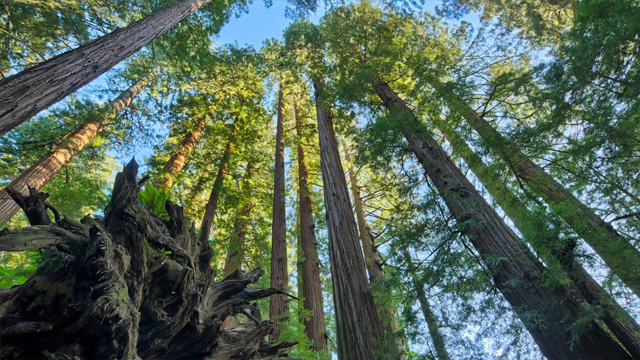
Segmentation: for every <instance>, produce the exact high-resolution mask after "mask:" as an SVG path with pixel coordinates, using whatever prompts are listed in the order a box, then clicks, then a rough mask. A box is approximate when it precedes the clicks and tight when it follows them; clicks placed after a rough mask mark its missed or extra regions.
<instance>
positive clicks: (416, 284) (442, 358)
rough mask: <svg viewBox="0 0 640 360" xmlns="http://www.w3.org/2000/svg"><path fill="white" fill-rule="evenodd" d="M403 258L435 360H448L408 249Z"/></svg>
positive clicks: (440, 334) (445, 348)
mask: <svg viewBox="0 0 640 360" xmlns="http://www.w3.org/2000/svg"><path fill="white" fill-rule="evenodd" d="M403 254H404V260H405V262H406V263H407V267H408V268H409V269H408V270H407V271H409V274H411V281H413V288H414V289H415V290H416V293H417V295H418V301H419V302H420V309H421V310H422V315H423V316H424V320H425V321H426V322H427V327H428V328H429V335H430V336H431V342H432V343H433V347H434V348H435V349H436V355H437V356H438V358H437V360H449V359H451V357H450V356H449V351H447V346H446V344H445V342H444V336H442V333H441V332H440V326H438V320H437V319H436V316H435V315H434V314H433V311H431V306H430V305H429V300H428V299H427V294H426V292H425V291H424V285H423V284H422V283H421V282H420V280H419V279H418V276H417V275H416V267H415V266H414V265H413V260H411V254H410V253H409V250H407V249H404V250H403Z"/></svg>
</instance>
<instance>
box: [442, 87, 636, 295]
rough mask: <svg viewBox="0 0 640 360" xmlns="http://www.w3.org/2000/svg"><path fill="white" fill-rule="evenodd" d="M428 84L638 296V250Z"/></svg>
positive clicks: (465, 107) (467, 108)
mask: <svg viewBox="0 0 640 360" xmlns="http://www.w3.org/2000/svg"><path fill="white" fill-rule="evenodd" d="M430 83H431V85H432V86H433V87H434V88H435V89H436V90H437V91H438V92H440V93H441V95H442V97H443V98H444V99H445V101H447V104H448V105H449V106H450V107H451V108H452V109H455V110H456V111H457V112H458V113H460V115H462V116H463V117H464V119H465V120H466V121H467V122H468V123H469V125H471V127H472V128H473V129H474V130H475V131H476V132H477V133H478V135H480V137H481V138H482V139H483V140H484V141H485V143H486V145H487V146H488V147H489V148H490V149H492V150H493V151H495V152H496V153H497V154H499V155H500V156H501V157H502V159H503V160H504V161H505V162H507V164H509V167H510V169H511V170H512V171H513V172H514V173H515V174H516V176H517V177H518V178H519V179H521V180H522V181H524V182H525V183H526V184H527V185H529V186H530V187H531V189H533V190H534V191H535V192H536V193H537V194H538V195H539V196H541V197H542V198H543V199H545V201H546V202H547V203H548V204H549V205H550V206H551V209H553V211H554V212H555V213H557V214H558V216H560V217H561V218H562V219H564V221H566V223H567V224H569V226H571V227H572V228H573V229H574V230H575V231H576V233H578V235H580V237H581V238H583V239H584V240H585V241H586V242H587V243H588V244H589V245H590V246H591V247H592V248H593V250H594V251H595V252H596V253H598V255H600V257H601V258H602V260H604V262H605V263H606V264H607V265H608V266H609V267H610V268H611V270H612V271H613V272H614V273H615V274H616V275H617V276H618V277H619V278H620V279H621V280H622V281H623V282H624V284H625V285H627V286H628V287H629V289H631V290H632V291H633V292H634V293H635V294H636V296H639V297H640V271H637V269H640V251H638V249H636V248H635V247H634V246H633V245H632V244H631V243H630V242H629V241H627V239H624V238H623V237H621V236H620V235H619V234H618V233H617V232H616V231H615V229H614V228H613V227H612V226H611V225H610V224H609V223H607V222H606V221H604V220H603V219H602V218H600V217H599V216H598V215H597V214H596V213H595V212H594V211H593V210H592V209H590V208H589V207H588V206H586V205H585V204H583V203H582V202H581V201H580V200H579V199H578V198H576V197H575V196H574V195H573V194H572V193H571V192H570V191H569V190H567V189H566V188H564V187H563V186H562V184H560V183H559V182H557V181H556V180H555V179H554V178H553V176H551V175H549V174H548V173H547V172H546V171H545V170H544V169H543V168H542V167H540V166H538V165H537V164H536V163H534V162H533V161H531V159H529V157H527V156H526V155H525V154H524V153H523V152H522V151H521V150H520V149H519V148H518V147H517V146H516V145H515V144H514V143H512V142H511V141H509V140H508V139H507V138H505V137H504V136H502V134H500V133H499V132H498V131H497V130H496V129H495V128H493V127H492V126H491V124H490V123H489V122H487V120H485V119H484V118H483V117H482V116H480V115H479V114H478V113H477V112H476V111H475V110H473V109H472V108H471V107H470V106H469V105H468V104H467V103H465V102H464V101H463V100H462V99H461V98H459V97H458V96H457V95H456V94H454V93H453V92H451V90H450V89H449V88H448V87H447V86H446V85H445V84H443V83H441V82H440V81H439V80H438V79H436V78H431V79H430Z"/></svg>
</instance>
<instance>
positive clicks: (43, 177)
mask: <svg viewBox="0 0 640 360" xmlns="http://www.w3.org/2000/svg"><path fill="white" fill-rule="evenodd" d="M151 77H152V75H148V76H146V77H143V78H141V79H140V80H139V81H138V82H136V83H135V84H133V85H131V86H130V87H129V88H128V89H127V90H125V91H123V92H122V93H120V95H118V97H116V98H115V99H114V100H113V101H111V102H110V103H109V104H108V105H107V106H106V107H105V108H104V109H103V110H102V112H101V114H100V116H99V117H98V120H97V121H91V122H87V123H85V124H83V125H80V126H78V127H77V128H75V129H74V130H73V131H71V132H70V133H68V134H66V135H65V136H64V137H63V138H62V140H61V141H60V142H59V143H58V144H57V145H56V146H55V147H54V148H53V149H51V151H49V152H48V153H47V154H46V155H44V156H43V157H42V158H41V159H40V160H38V162H37V163H35V164H34V165H32V166H31V167H30V168H28V169H27V170H25V171H24V172H23V173H22V174H21V175H20V176H18V177H17V178H16V179H15V180H13V181H12V182H11V183H9V185H7V187H10V188H13V189H15V190H17V191H20V192H22V193H27V185H29V186H31V187H33V188H35V189H36V190H40V189H42V188H43V187H44V186H45V185H46V184H47V183H48V182H49V181H51V179H53V177H54V176H55V175H56V174H57V173H58V171H60V170H61V169H62V168H63V167H65V166H66V165H67V164H68V163H69V162H70V161H71V158H73V157H74V156H75V155H76V154H77V153H78V152H79V151H80V150H82V149H83V148H84V147H85V146H86V145H87V144H88V143H90V142H91V141H92V140H93V139H94V138H95V137H96V136H97V135H98V134H99V133H100V132H101V131H102V130H103V129H104V127H105V126H107V125H108V124H109V123H110V122H111V121H112V120H113V118H114V117H115V116H116V115H118V114H119V113H120V112H121V111H122V110H123V109H124V108H126V107H127V106H128V105H129V104H130V103H131V101H133V99H134V98H135V97H136V96H138V94H140V93H141V92H142V91H143V90H144V89H145V88H146V87H147V84H148V83H149V81H150V79H151ZM19 210H20V207H19V206H18V204H16V203H15V202H14V201H13V200H12V199H11V197H10V196H9V194H8V193H7V191H6V190H5V189H3V190H2V191H1V192H0V221H8V220H10V219H11V217H13V215H15V214H16V213H17V212H18V211H19Z"/></svg>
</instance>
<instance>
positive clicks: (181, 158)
mask: <svg viewBox="0 0 640 360" xmlns="http://www.w3.org/2000/svg"><path fill="white" fill-rule="evenodd" d="M205 125H206V120H205V119H204V118H200V120H198V123H197V124H196V128H195V129H193V130H191V131H188V132H187V133H186V134H185V136H184V138H182V141H180V144H179V145H178V148H176V149H175V150H174V151H173V153H172V154H171V157H170V158H169V160H168V161H167V163H166V164H165V165H164V168H163V169H162V171H163V173H164V174H163V176H162V188H163V189H164V190H165V191H167V192H168V191H169V190H170V189H171V186H172V185H173V177H174V176H175V175H176V174H177V173H179V172H180V171H181V170H182V168H183V167H184V165H185V163H186V162H187V158H188V157H189V154H190V153H191V151H192V150H193V148H194V147H195V146H196V144H197V143H198V140H200V136H202V132H203V131H204V127H205Z"/></svg>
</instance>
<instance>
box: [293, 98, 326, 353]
mask: <svg viewBox="0 0 640 360" xmlns="http://www.w3.org/2000/svg"><path fill="white" fill-rule="evenodd" d="M293 115H294V118H295V121H296V133H297V135H298V141H299V143H298V213H299V215H298V216H299V220H298V222H299V224H300V248H301V250H302V255H303V259H302V260H298V263H299V264H300V275H301V278H302V281H301V286H302V291H301V293H302V296H303V297H304V303H303V307H304V308H305V309H306V310H307V311H309V313H310V316H309V317H307V318H305V319H304V329H305V333H306V334H307V336H308V337H309V339H311V341H312V342H313V348H314V350H316V351H327V350H328V349H329V347H328V345H327V337H326V329H325V327H326V324H325V318H324V300H323V298H322V282H321V281H320V260H319V259H318V250H317V247H316V234H315V224H314V222H313V209H312V205H311V190H310V189H309V171H308V169H307V162H306V160H305V146H304V145H303V134H302V130H303V127H304V126H303V124H302V119H300V116H299V114H298V109H297V105H296V103H295V102H294V104H293Z"/></svg>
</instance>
